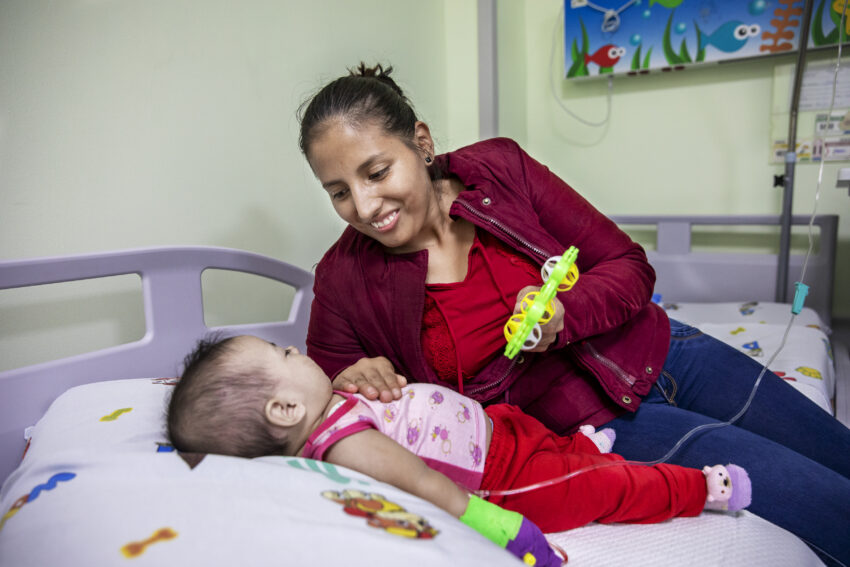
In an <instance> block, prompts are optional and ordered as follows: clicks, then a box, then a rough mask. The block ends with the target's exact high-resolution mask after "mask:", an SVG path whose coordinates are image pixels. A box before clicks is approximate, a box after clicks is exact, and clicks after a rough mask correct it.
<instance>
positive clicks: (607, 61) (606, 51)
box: [584, 43, 626, 68]
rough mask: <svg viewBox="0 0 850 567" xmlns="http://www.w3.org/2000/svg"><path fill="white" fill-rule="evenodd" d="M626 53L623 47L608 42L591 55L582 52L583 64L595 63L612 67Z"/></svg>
mask: <svg viewBox="0 0 850 567" xmlns="http://www.w3.org/2000/svg"><path fill="white" fill-rule="evenodd" d="M625 54H626V48H625V47H617V46H616V45H614V44H613V43H608V44H606V45H603V46H602V47H600V48H599V49H597V50H596V51H595V52H594V53H593V55H588V54H587V53H585V54H584V64H585V65H587V64H588V63H596V64H597V65H599V66H600V67H603V68H604V67H613V66H614V65H616V64H617V62H618V61H619V60H620V58H621V57H622V56H623V55H625Z"/></svg>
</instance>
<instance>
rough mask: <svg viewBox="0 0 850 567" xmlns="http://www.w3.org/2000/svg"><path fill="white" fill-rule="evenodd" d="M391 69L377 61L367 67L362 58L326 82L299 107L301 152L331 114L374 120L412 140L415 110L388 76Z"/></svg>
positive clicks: (352, 119) (353, 119)
mask: <svg viewBox="0 0 850 567" xmlns="http://www.w3.org/2000/svg"><path fill="white" fill-rule="evenodd" d="M392 70H393V68H392V67H387V68H386V69H384V68H383V66H381V65H380V64H378V65H375V66H374V67H366V64H365V63H362V62H361V63H360V65H359V66H358V67H357V69H354V70H352V69H349V73H348V75H346V76H344V77H340V78H338V79H336V80H334V81H332V82H330V83H328V84H327V85H325V86H324V87H323V88H322V89H321V90H320V91H319V92H318V93H316V94H315V95H314V96H313V97H312V98H311V99H309V100H307V101H305V102H304V103H303V104H302V105H301V107H300V108H299V109H298V121H299V122H300V123H301V135H300V137H299V140H298V143H299V145H300V146H301V152H302V153H304V155H305V156H306V155H307V152H308V150H309V148H310V144H311V143H312V142H313V140H314V139H315V138H316V136H317V135H318V134H319V133H320V131H321V128H322V126H323V125H324V124H325V123H326V121H328V120H330V119H332V118H340V119H342V120H344V121H345V122H348V123H352V124H355V125H357V124H364V123H366V122H369V121H373V122H375V123H377V124H380V125H381V126H382V127H383V128H384V130H385V131H386V132H387V133H388V134H393V135H395V136H398V137H399V138H400V139H402V140H404V141H405V143H408V144H412V143H413V133H414V129H415V126H416V120H417V118H416V113H415V112H414V110H413V105H412V104H411V103H410V101H409V100H408V99H407V97H405V96H404V93H403V92H402V91H401V88H399V86H398V85H397V84H396V82H395V81H394V80H392V78H390V73H391V72H392Z"/></svg>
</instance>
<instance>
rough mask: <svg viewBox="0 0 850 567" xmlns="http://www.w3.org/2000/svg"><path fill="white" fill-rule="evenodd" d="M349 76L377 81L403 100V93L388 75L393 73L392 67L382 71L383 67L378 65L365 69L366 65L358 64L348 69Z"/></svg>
mask: <svg viewBox="0 0 850 567" xmlns="http://www.w3.org/2000/svg"><path fill="white" fill-rule="evenodd" d="M348 72H349V75H351V76H352V77H366V78H370V79H377V80H379V81H381V82H382V83H384V84H386V85H388V86H389V87H391V88H392V89H393V90H394V91H395V92H396V93H398V96H400V97H402V98H404V93H403V92H402V90H401V87H399V86H398V85H397V84H396V82H395V81H394V80H392V78H391V77H390V73H392V72H393V68H392V65H390V66H389V67H387V68H386V69H384V66H383V65H381V64H380V63H378V64H377V65H375V66H374V67H367V66H366V63H363V62H362V61H361V62H360V65H358V66H357V68H356V69H349V70H348Z"/></svg>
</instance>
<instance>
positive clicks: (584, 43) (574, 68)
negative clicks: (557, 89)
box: [567, 16, 590, 79]
mask: <svg viewBox="0 0 850 567" xmlns="http://www.w3.org/2000/svg"><path fill="white" fill-rule="evenodd" d="M578 21H579V24H580V25H581V49H579V48H578V45H577V44H576V40H575V39H573V45H572V49H571V50H570V57H571V58H572V60H573V64H572V65H571V66H570V68H569V70H568V71H567V78H570V79H572V78H573V77H587V76H588V75H590V72H589V71H588V70H587V64H586V63H585V62H584V55H585V53H587V50H588V49H589V47H590V46H589V45H588V43H589V42H588V40H587V29H586V28H585V27H584V20H582V19H581V16H579V19H578Z"/></svg>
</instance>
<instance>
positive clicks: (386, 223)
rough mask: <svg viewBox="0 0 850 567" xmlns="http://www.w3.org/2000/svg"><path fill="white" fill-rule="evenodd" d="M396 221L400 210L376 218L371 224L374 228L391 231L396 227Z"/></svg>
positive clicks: (380, 230)
mask: <svg viewBox="0 0 850 567" xmlns="http://www.w3.org/2000/svg"><path fill="white" fill-rule="evenodd" d="M396 221H398V211H393V212H391V213H390V214H388V215H386V216H384V217H382V218H381V219H379V220H374V221H372V222H371V223H369V224H371V225H372V228H374V229H375V230H377V231H379V232H389V231H390V230H392V229H393V228H394V227H395V225H396Z"/></svg>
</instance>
